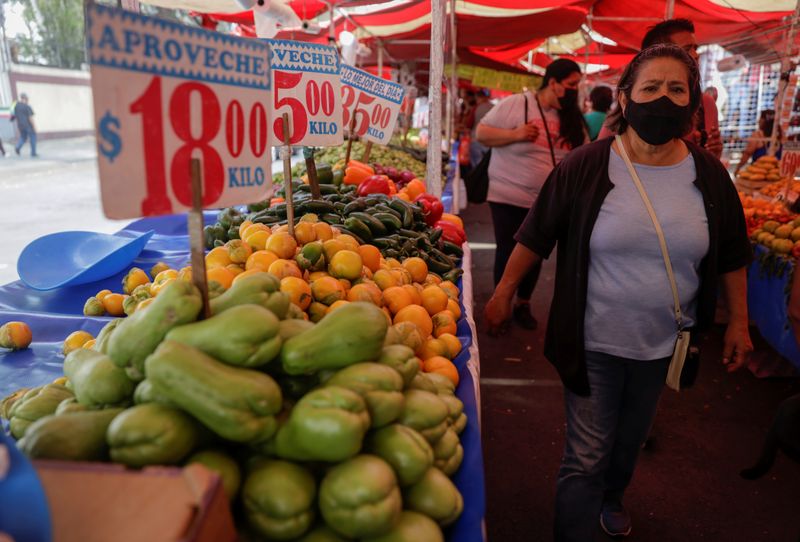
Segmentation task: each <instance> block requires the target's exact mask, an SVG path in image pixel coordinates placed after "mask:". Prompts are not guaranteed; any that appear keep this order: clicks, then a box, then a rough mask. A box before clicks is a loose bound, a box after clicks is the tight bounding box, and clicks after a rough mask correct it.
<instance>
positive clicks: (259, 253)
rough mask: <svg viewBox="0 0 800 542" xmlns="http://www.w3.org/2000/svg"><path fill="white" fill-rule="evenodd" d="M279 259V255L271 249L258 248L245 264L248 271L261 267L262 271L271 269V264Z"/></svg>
mask: <svg viewBox="0 0 800 542" xmlns="http://www.w3.org/2000/svg"><path fill="white" fill-rule="evenodd" d="M277 260H278V255H277V254H275V253H274V252H272V251H269V250H256V251H255V252H253V253H252V254H251V255H250V257H249V258H247V262H246V263H245V264H244V268H245V269H246V270H247V271H250V270H251V269H260V270H261V271H266V270H267V269H269V266H270V265H272V264H273V263H275V261H277Z"/></svg>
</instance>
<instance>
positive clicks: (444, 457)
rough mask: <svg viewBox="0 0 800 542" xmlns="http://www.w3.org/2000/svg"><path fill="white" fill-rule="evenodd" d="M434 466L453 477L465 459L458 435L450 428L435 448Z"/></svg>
mask: <svg viewBox="0 0 800 542" xmlns="http://www.w3.org/2000/svg"><path fill="white" fill-rule="evenodd" d="M433 456H434V460H433V464H434V466H435V467H436V468H438V469H441V471H442V472H444V473H445V474H446V475H448V476H452V475H453V474H455V473H456V471H457V470H458V467H460V466H461V461H462V460H463V459H464V448H463V447H462V446H461V442H459V440H458V434H457V433H456V432H455V431H454V430H453V429H452V428H448V429H447V431H445V433H444V435H442V438H440V439H439V440H438V441H437V442H436V444H435V445H434V446H433Z"/></svg>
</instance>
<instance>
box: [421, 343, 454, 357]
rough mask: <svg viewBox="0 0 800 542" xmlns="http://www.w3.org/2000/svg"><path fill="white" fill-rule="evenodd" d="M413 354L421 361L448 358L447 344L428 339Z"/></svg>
mask: <svg viewBox="0 0 800 542" xmlns="http://www.w3.org/2000/svg"><path fill="white" fill-rule="evenodd" d="M415 353H416V354H417V355H418V356H419V357H420V358H422V359H423V360H425V359H428V358H432V357H435V356H442V357H446V358H448V359H449V358H450V349H449V348H448V347H447V343H446V342H445V341H440V340H439V339H428V340H427V341H425V342H424V343H422V346H420V347H419V349H418V350H417V351H416V352H415Z"/></svg>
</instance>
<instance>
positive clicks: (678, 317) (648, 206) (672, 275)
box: [610, 135, 683, 330]
mask: <svg viewBox="0 0 800 542" xmlns="http://www.w3.org/2000/svg"><path fill="white" fill-rule="evenodd" d="M614 137H615V138H616V140H617V147H619V153H620V155H621V156H622V159H623V160H624V161H625V165H626V166H628V172H629V173H630V175H631V178H632V179H633V184H635V185H636V189H637V190H639V195H640V196H641V197H642V201H643V202H644V206H645V208H646V209H647V214H649V215H650V220H652V221H653V226H654V227H655V229H656V235H657V236H658V244H659V245H660V246H661V256H662V257H663V258H664V267H666V269H667V278H669V285H670V287H671V288H672V302H673V304H674V305H675V322H676V323H677V324H678V330H681V329H683V314H682V312H681V301H680V297H679V296H678V285H677V283H676V282H675V273H674V272H673V269H672V260H670V258H669V250H667V241H666V240H665V239H664V231H663V230H662V229H661V223H660V222H659V221H658V217H657V216H656V211H655V209H653V205H652V204H651V203H650V198H649V197H647V192H645V189H644V186H643V185H642V181H641V179H639V175H638V174H637V173H636V168H634V167H633V164H632V163H631V159H630V158H628V153H627V151H626V150H625V145H623V144H622V139H621V138H620V137H619V136H618V135H617V136H614ZM610 152H612V151H610Z"/></svg>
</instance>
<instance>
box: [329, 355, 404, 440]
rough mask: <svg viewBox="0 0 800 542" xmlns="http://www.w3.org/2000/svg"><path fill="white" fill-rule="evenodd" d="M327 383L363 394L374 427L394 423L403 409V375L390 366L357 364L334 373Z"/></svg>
mask: <svg viewBox="0 0 800 542" xmlns="http://www.w3.org/2000/svg"><path fill="white" fill-rule="evenodd" d="M325 385H326V386H341V387H343V388H347V389H349V390H352V391H354V392H356V393H357V394H359V395H360V396H361V397H362V398H363V399H364V401H365V402H366V404H367V410H368V411H369V416H370V419H371V421H372V427H373V428H376V427H383V426H385V425H388V424H390V423H392V422H393V421H395V420H396V419H397V418H399V417H400V414H401V413H402V412H403V403H404V402H405V398H404V397H403V393H402V390H403V378H402V377H401V376H400V373H398V372H397V371H395V370H394V369H392V368H391V367H389V366H388V365H381V364H379V363H355V364H353V365H350V366H349V367H345V368H344V369H341V370H340V371H339V372H337V373H336V374H334V375H333V376H332V377H331V378H330V379H329V380H327V381H326V382H325Z"/></svg>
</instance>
